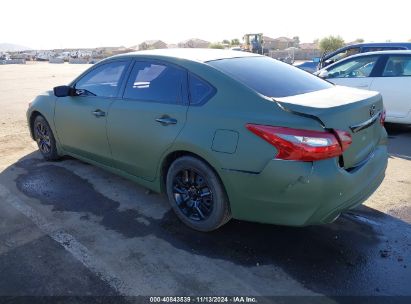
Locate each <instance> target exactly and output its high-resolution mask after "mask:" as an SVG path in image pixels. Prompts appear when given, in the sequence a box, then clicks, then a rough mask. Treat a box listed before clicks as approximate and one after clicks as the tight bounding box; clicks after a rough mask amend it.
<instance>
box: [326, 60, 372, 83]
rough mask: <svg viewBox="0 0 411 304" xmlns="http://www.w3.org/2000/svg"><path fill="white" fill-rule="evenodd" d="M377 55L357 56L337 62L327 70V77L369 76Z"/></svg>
mask: <svg viewBox="0 0 411 304" xmlns="http://www.w3.org/2000/svg"><path fill="white" fill-rule="evenodd" d="M378 58H379V57H378V56H365V57H357V58H353V59H351V60H346V61H345V62H342V63H341V64H337V65H335V66H334V67H331V68H330V69H329V70H328V77H327V78H363V77H369V76H370V74H371V72H372V70H373V68H374V66H375V63H376V62H377V60H378Z"/></svg>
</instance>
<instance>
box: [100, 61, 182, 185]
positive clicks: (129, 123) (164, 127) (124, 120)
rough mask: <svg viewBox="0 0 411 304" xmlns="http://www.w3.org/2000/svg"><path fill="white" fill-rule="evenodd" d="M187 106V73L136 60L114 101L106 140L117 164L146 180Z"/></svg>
mask: <svg viewBox="0 0 411 304" xmlns="http://www.w3.org/2000/svg"><path fill="white" fill-rule="evenodd" d="M187 109H188V102H187V72H186V71H185V70H184V69H181V68H179V67H177V66H174V65H171V64H168V63H164V62H157V61H151V60H142V61H136V62H135V63H134V66H133V69H132V71H131V73H130V76H129V78H128V81H127V83H126V87H125V89H124V93H123V98H122V99H118V100H116V101H114V102H113V104H112V106H111V108H110V115H109V117H108V139H109V143H110V147H111V150H112V155H113V159H114V161H115V163H116V166H117V167H118V168H119V169H121V170H123V171H125V172H128V173H130V174H132V175H135V176H139V177H142V178H144V179H147V180H153V179H154V178H155V174H156V170H157V166H158V165H159V161H160V159H161V157H162V155H163V154H164V153H165V152H166V150H167V149H168V148H169V147H170V146H171V145H172V143H173V142H174V140H175V138H176V137H177V135H178V134H179V132H180V131H181V129H182V128H183V126H184V124H185V121H186V113H187Z"/></svg>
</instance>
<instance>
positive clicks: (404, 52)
mask: <svg viewBox="0 0 411 304" xmlns="http://www.w3.org/2000/svg"><path fill="white" fill-rule="evenodd" d="M404 54H406V55H411V50H388V51H375V52H366V53H358V54H355V55H352V56H349V57H346V58H347V59H348V58H352V57H360V56H370V55H404ZM346 58H344V59H346Z"/></svg>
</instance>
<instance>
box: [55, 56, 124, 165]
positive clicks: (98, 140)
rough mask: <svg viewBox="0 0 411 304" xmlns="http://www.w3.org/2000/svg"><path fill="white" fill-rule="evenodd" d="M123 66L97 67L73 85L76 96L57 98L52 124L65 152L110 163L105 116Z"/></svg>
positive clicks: (118, 63) (105, 65)
mask: <svg viewBox="0 0 411 304" xmlns="http://www.w3.org/2000/svg"><path fill="white" fill-rule="evenodd" d="M127 65H128V62H124V61H115V62H111V63H105V64H101V65H98V66H96V67H95V68H94V69H92V70H90V71H89V72H88V73H86V74H85V75H84V76H82V77H81V78H80V79H79V80H78V81H77V82H76V83H75V84H74V88H75V92H76V94H75V95H76V96H68V97H60V98H57V101H56V107H55V116H54V122H55V126H56V130H57V136H58V139H59V141H60V143H61V145H62V148H63V149H64V150H65V151H67V152H70V153H74V154H76V155H79V156H82V157H85V158H87V159H90V160H95V161H97V162H101V163H108V162H109V161H110V159H111V151H110V148H109V145H108V140H107V128H106V126H107V115H108V111H109V108H110V105H111V103H112V102H113V100H114V98H115V97H116V96H117V94H118V89H119V85H120V83H121V79H122V77H123V75H124V73H125V71H126V67H127Z"/></svg>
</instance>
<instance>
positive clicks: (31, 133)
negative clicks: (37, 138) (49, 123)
mask: <svg viewBox="0 0 411 304" xmlns="http://www.w3.org/2000/svg"><path fill="white" fill-rule="evenodd" d="M37 116H43V117H44V115H43V114H41V113H40V112H39V111H37V110H34V111H33V112H31V114H30V117H29V130H30V136H31V138H32V139H33V140H34V129H33V127H34V120H35V119H36V117H37ZM44 119H46V118H44Z"/></svg>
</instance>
